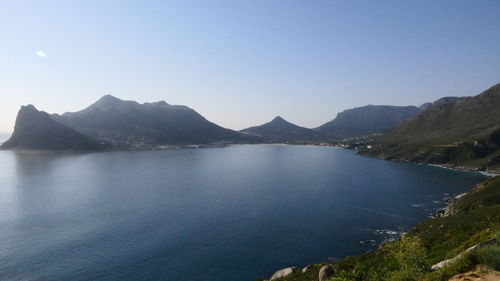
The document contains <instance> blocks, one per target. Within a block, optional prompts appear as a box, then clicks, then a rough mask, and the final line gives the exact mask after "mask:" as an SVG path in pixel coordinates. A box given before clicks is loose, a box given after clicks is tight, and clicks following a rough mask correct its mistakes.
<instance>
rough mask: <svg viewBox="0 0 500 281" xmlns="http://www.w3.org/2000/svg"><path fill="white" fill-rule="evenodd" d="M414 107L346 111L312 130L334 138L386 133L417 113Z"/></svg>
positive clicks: (364, 107)
mask: <svg viewBox="0 0 500 281" xmlns="http://www.w3.org/2000/svg"><path fill="white" fill-rule="evenodd" d="M419 111H420V110H419V108H418V107H416V106H390V105H366V106H362V107H357V108H352V109H347V110H344V111H342V112H340V113H339V114H337V117H335V119H333V120H332V121H329V122H327V123H325V124H323V125H321V126H320V127H318V128H315V129H314V130H315V131H317V132H320V133H321V134H324V135H328V136H335V137H354V136H360V135H367V134H376V133H382V132H384V131H387V130H388V129H391V128H393V127H394V126H396V125H398V124H399V123H401V122H403V121H404V120H407V119H408V118H410V117H412V116H414V115H415V114H417V113H418V112H419Z"/></svg>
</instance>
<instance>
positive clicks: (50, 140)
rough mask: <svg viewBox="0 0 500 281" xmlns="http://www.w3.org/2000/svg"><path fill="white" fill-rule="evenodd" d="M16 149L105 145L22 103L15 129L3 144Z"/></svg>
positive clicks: (71, 148)
mask: <svg viewBox="0 0 500 281" xmlns="http://www.w3.org/2000/svg"><path fill="white" fill-rule="evenodd" d="M0 148H2V149H15V150H97V149H102V148H104V146H103V145H102V144H101V143H99V142H98V141H96V140H94V139H92V138H90V137H88V136H85V135H83V134H81V133H79V132H77V131H76V130H74V129H72V128H69V127H66V126H64V125H61V124H59V123H57V122H55V121H54V120H53V119H52V118H51V117H50V116H49V115H48V114H47V113H46V112H43V111H38V110H37V109H36V108H35V107H34V106H33V105H28V106H23V107H21V109H20V110H19V113H18V115H17V119H16V125H15V128H14V133H13V134H12V136H11V137H10V139H9V140H7V141H6V142H5V143H3V144H2V146H1V147H0Z"/></svg>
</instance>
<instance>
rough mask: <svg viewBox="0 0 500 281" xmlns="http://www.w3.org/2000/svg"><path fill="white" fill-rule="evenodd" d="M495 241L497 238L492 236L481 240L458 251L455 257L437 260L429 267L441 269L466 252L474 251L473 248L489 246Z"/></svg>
mask: <svg viewBox="0 0 500 281" xmlns="http://www.w3.org/2000/svg"><path fill="white" fill-rule="evenodd" d="M495 243H497V240H496V239H495V238H492V239H490V240H488V241H486V242H483V243H479V244H477V245H474V246H472V247H470V248H468V249H467V250H465V251H463V252H462V253H460V254H459V255H457V256H456V257H453V258H451V259H447V260H444V261H442V262H439V263H437V264H435V265H433V266H432V267H431V269H432V270H437V269H441V268H443V267H445V266H447V265H449V264H452V263H454V262H456V261H457V260H459V259H460V258H461V257H463V256H464V255H465V254H466V253H470V252H472V251H475V250H478V249H481V248H483V247H486V246H491V245H493V244H495Z"/></svg>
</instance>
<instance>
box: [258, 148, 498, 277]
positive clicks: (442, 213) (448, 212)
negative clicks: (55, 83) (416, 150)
mask: <svg viewBox="0 0 500 281" xmlns="http://www.w3.org/2000/svg"><path fill="white" fill-rule="evenodd" d="M336 147H340V146H336ZM340 148H344V147H340ZM348 150H352V149H348ZM358 155H360V156H366V155H362V154H358ZM366 157H370V156H366ZM370 158H378V157H370ZM379 159H382V158H379ZM383 160H386V159H383ZM387 161H391V160H387ZM395 162H403V161H395ZM407 163H414V162H407ZM414 164H419V165H428V166H432V167H437V168H442V169H448V170H453V171H468V172H478V173H481V174H483V175H485V176H488V177H490V178H489V179H492V178H495V177H497V176H500V174H498V173H486V172H483V171H479V170H472V169H460V168H456V167H450V166H445V165H438V164H429V163H414ZM489 179H488V180H489ZM485 181H486V180H485ZM485 181H481V182H478V183H477V184H475V185H474V186H472V187H471V188H470V189H469V190H468V191H466V192H464V193H461V194H458V195H455V196H452V197H445V198H444V199H443V203H446V206H445V207H443V208H440V209H438V210H436V211H434V212H432V213H430V214H429V215H428V216H427V218H426V219H424V220H422V221H420V222H418V223H417V224H416V225H415V226H413V227H412V228H411V229H409V230H408V232H398V234H397V237H396V239H398V238H400V237H403V236H405V235H406V234H407V233H409V232H411V231H413V230H415V229H416V228H417V227H418V226H419V225H420V224H422V223H425V222H429V221H432V220H435V219H438V218H443V217H448V216H452V215H454V211H453V205H454V204H457V202H459V201H460V200H461V199H462V198H464V197H466V196H467V195H469V194H471V193H472V192H474V191H475V190H477V189H478V188H479V187H482V186H483V183H484V182H485ZM369 241H372V240H369ZM386 241H388V242H389V241H394V240H386ZM360 242H362V241H360ZM380 245H381V244H380V243H377V244H376V246H377V247H379V246H380ZM375 250H376V249H374V250H369V251H368V252H366V253H365V254H369V253H372V252H373V251H375ZM361 255H364V254H361ZM349 257H350V256H345V257H342V258H340V259H339V261H342V260H344V259H347V258H349ZM332 264H334V263H332V262H328V261H327V260H325V261H324V262H323V263H317V264H309V265H306V266H304V267H303V268H302V269H300V267H297V266H291V267H287V268H284V269H280V270H277V271H276V272H275V273H274V275H276V274H279V273H280V272H283V271H286V272H289V273H288V275H289V274H291V273H294V272H297V271H299V272H302V273H303V274H304V273H305V272H306V271H307V270H308V269H310V268H317V269H318V270H319V271H320V272H321V271H322V270H323V269H324V268H325V267H327V266H332ZM333 266H335V265H333ZM291 269H293V270H291ZM320 274H321V273H320ZM274 275H273V276H274ZM285 276H287V275H285ZM285 276H283V277H285ZM263 280H264V281H267V280H269V281H270V280H273V277H270V279H263Z"/></svg>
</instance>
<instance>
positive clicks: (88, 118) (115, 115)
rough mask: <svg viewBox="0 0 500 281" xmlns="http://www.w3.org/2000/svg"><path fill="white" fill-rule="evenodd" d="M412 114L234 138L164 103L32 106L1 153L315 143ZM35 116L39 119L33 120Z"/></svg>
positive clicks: (264, 128) (269, 129)
mask: <svg viewBox="0 0 500 281" xmlns="http://www.w3.org/2000/svg"><path fill="white" fill-rule="evenodd" d="M417 111H418V109H417V108H416V107H397V106H374V105H369V106H366V107H360V108H356V109H352V110H346V111H345V112H343V113H340V114H339V115H338V116H337V118H336V119H334V120H333V121H330V122H328V123H326V124H325V125H323V126H321V127H319V128H315V129H309V128H304V127H300V126H297V125H295V124H292V123H290V122H288V121H286V120H285V119H283V118H282V117H280V116H278V117H276V118H274V119H273V120H272V121H270V122H268V123H265V124H263V125H260V126H255V127H250V128H247V129H244V130H241V131H240V132H237V131H233V130H230V129H226V128H223V127H221V126H219V125H217V124H214V123H212V122H210V121H208V120H207V119H205V118H204V117H203V116H201V115H200V114H199V113H197V112H196V111H194V110H193V109H191V108H189V107H187V106H182V105H170V104H168V103H166V102H165V101H160V102H153V103H143V104H140V103H138V102H135V101H126V100H121V99H119V98H116V97H113V96H110V95H106V96H103V97H102V98H100V99H99V100H98V101H97V102H95V103H94V104H92V105H90V106H89V107H87V108H85V109H83V110H81V111H78V112H67V113H64V114H61V115H60V114H50V115H49V114H47V113H45V112H42V111H38V110H37V109H36V108H35V107H34V106H32V105H29V106H24V107H22V108H21V110H20V111H19V113H18V117H17V120H16V126H15V130H14V133H13V135H12V137H11V138H10V139H9V140H8V141H7V142H5V143H4V144H3V145H2V146H1V148H3V149H19V150H96V149H118V150H120V149H132V150H138V149H155V148H161V147H162V146H170V145H198V144H214V143H217V144H228V143H256V142H267V143H269V142H271V143H272V142H292V143H304V142H306V143H317V142H328V141H331V140H334V139H337V138H343V137H351V136H359V135H364V134H371V133H380V132H383V131H384V130H386V129H387V128H389V127H390V126H394V125H395V124H398V123H399V122H401V121H402V120H404V119H405V118H407V117H408V116H409V115H410V114H411V113H415V112H417ZM36 115H38V116H39V118H36V117H33V116H36ZM367 124H368V125H367ZM340 132H342V133H340Z"/></svg>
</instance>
